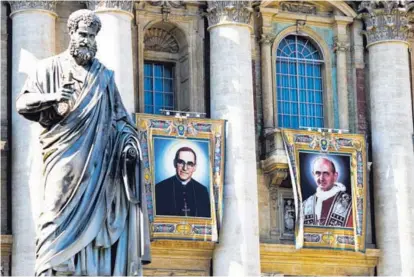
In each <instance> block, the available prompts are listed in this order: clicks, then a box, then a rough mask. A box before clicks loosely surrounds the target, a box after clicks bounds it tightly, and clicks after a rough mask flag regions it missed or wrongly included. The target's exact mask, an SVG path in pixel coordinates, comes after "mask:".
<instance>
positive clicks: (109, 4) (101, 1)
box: [86, 0, 134, 16]
mask: <svg viewBox="0 0 414 277" xmlns="http://www.w3.org/2000/svg"><path fill="white" fill-rule="evenodd" d="M86 5H87V7H88V9H90V10H94V11H96V12H100V11H109V10H112V11H121V12H127V13H128V14H130V15H131V16H132V15H133V14H132V11H133V8H134V1H132V0H118V1H114V0H95V1H86Z"/></svg>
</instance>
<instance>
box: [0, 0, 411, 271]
mask: <svg viewBox="0 0 414 277" xmlns="http://www.w3.org/2000/svg"><path fill="white" fill-rule="evenodd" d="M0 6H1V73H2V74H1V271H2V275H33V274H34V263H35V242H36V231H35V230H36V228H35V226H36V218H37V216H38V215H39V213H40V206H41V201H42V200H41V195H42V193H43V192H42V191H41V189H39V186H37V184H38V183H39V180H41V178H42V167H41V160H42V157H41V153H40V147H39V145H38V136H39V133H40V127H39V126H37V125H36V124H31V123H29V122H28V121H26V120H24V119H23V118H22V117H20V116H19V115H18V113H17V111H16V108H15V103H16V98H17V97H18V95H19V94H20V91H21V89H22V86H23V84H24V82H25V80H26V78H27V76H28V75H30V74H31V71H32V70H33V68H35V66H36V63H37V61H39V60H41V59H45V58H48V57H50V56H53V55H56V54H59V53H61V52H63V51H65V50H66V49H67V46H68V44H69V40H70V37H69V35H68V30H67V26H66V24H67V20H68V17H69V15H70V14H71V13H72V12H74V11H76V10H79V9H90V10H94V11H95V12H96V14H97V15H98V16H99V18H100V20H101V22H102V29H101V31H100V33H99V34H98V36H97V42H98V44H97V46H98V52H97V53H98V54H97V57H98V59H99V60H100V61H101V62H102V63H103V64H105V65H106V66H107V67H108V68H110V69H112V70H113V71H114V72H115V81H116V84H117V87H118V89H119V92H120V94H121V97H122V100H123V103H124V105H125V107H126V109H127V111H128V112H130V113H131V114H135V113H146V114H160V113H162V111H163V110H170V111H180V113H181V114H186V113H188V114H189V116H192V115H195V116H201V117H205V118H211V119H224V120H226V121H227V132H226V133H227V135H226V153H225V179H224V194H223V211H224V216H223V221H222V226H221V229H220V233H219V235H218V237H219V239H218V243H216V242H208V241H191V240H171V239H156V240H153V241H152V242H151V252H152V263H151V264H149V265H146V266H145V267H144V275H148V276H156V275H158V276H159V275H170V276H171V275H191V276H195V275H202V276H204V275H217V276H228V275H232V276H259V275H263V276H276V275H277V276H279V275H310V276H315V275H321V276H323V275H338V276H339V275H414V263H413V262H412V261H413V259H414V201H413V199H414V189H413V185H414V184H413V180H414V149H413V141H414V137H413V117H414V116H413V115H414V111H413V105H414V86H413V81H414V74H413V69H414V54H413V53H412V50H411V49H412V47H413V46H414V35H413V31H412V30H411V26H410V24H411V23H412V22H414V9H413V7H414V3H410V2H409V1H268V0H263V1H125V0H122V1H109V0H99V1H8V2H6V1H3V2H1V3H0ZM172 113H174V112H172ZM284 128H289V129H297V130H316V131H321V132H322V131H324V132H328V133H329V132H333V133H351V134H363V135H365V138H366V141H367V159H368V162H367V165H366V166H367V169H368V170H367V178H368V180H369V181H368V188H367V196H368V197H367V202H368V203H367V208H366V226H367V227H366V235H365V245H366V249H365V251H364V252H363V253H360V252H353V251H343V250H338V249H314V248H313V249H307V248H303V249H296V248H295V246H294V240H295V235H294V226H293V224H294V223H293V222H294V220H293V219H292V216H293V214H294V212H293V211H294V209H295V208H294V204H293V203H294V196H293V192H292V182H291V176H290V172H289V161H288V156H287V155H286V152H285V148H284V144H283V140H282V135H281V130H283V129H284ZM328 237H329V236H328ZM328 239H329V238H328Z"/></svg>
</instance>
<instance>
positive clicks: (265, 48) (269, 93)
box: [260, 34, 275, 132]
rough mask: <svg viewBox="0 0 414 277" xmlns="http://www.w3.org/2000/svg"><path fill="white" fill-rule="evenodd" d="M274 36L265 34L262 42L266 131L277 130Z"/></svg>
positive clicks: (264, 122) (264, 123) (264, 121)
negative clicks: (273, 72)
mask: <svg viewBox="0 0 414 277" xmlns="http://www.w3.org/2000/svg"><path fill="white" fill-rule="evenodd" d="M273 39H274V36H273V35H271V34H263V35H262V39H261V40H260V42H261V58H262V59H261V60H262V62H261V64H262V95H263V125H264V128H265V132H266V130H271V129H273V128H275V122H274V118H275V115H274V109H273V106H274V105H275V102H274V99H273V86H272V83H273V82H272V80H273V77H272V43H273Z"/></svg>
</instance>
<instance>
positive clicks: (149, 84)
mask: <svg viewBox="0 0 414 277" xmlns="http://www.w3.org/2000/svg"><path fill="white" fill-rule="evenodd" d="M173 84H174V77H173V65H172V64H164V63H156V62H147V61H146V62H145V63H144V107H145V108H144V112H145V113H152V114H160V110H161V109H165V110H173V109H174V85H173Z"/></svg>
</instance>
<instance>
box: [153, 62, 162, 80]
mask: <svg viewBox="0 0 414 277" xmlns="http://www.w3.org/2000/svg"><path fill="white" fill-rule="evenodd" d="M154 76H155V77H162V65H161V64H154Z"/></svg>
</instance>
